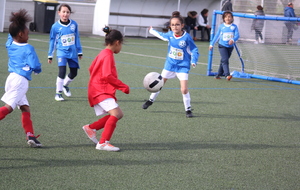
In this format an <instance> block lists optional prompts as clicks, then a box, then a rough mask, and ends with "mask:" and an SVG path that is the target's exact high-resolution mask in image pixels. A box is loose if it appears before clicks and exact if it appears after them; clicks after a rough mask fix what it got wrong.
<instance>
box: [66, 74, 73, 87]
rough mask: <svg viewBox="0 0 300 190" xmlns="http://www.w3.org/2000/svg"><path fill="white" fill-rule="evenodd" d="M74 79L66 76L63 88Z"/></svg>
mask: <svg viewBox="0 0 300 190" xmlns="http://www.w3.org/2000/svg"><path fill="white" fill-rule="evenodd" d="M73 80H74V79H70V78H69V77H68V76H66V77H65V79H64V86H68V85H69V84H70V83H71V82H72V81H73Z"/></svg>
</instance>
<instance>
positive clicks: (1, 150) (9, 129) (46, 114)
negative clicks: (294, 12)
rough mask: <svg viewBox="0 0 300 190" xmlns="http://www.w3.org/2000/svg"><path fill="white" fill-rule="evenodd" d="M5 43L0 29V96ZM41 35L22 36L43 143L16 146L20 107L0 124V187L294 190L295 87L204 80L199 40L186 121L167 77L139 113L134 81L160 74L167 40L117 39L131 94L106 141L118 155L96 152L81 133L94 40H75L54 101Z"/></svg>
mask: <svg viewBox="0 0 300 190" xmlns="http://www.w3.org/2000/svg"><path fill="white" fill-rule="evenodd" d="M6 37H7V33H0V45H1V46H2V47H1V48H0V53H1V55H2V56H1V60H0V67H1V69H0V92H1V93H0V94H1V96H2V95H3V94H4V84H5V80H6V77H7V75H8V72H7V52H6V49H5V41H6ZM48 38H49V37H48V35H47V34H38V33H31V34H30V39H29V43H30V44H32V45H33V46H34V47H35V49H36V52H37V53H38V55H39V58H40V61H41V62H42V64H43V65H42V69H43V72H42V73H41V74H39V75H34V76H33V80H32V81H31V82H30V89H29V91H28V93H27V97H28V100H29V103H30V108H31V114H32V120H33V124H34V127H35V133H36V134H41V136H40V138H39V140H40V141H41V143H42V144H43V145H44V147H43V148H40V149H32V148H29V147H28V145H27V144H26V140H25V135H24V132H23V129H22V127H21V122H20V110H17V109H16V110H15V111H13V112H12V113H11V114H9V115H8V116H7V117H6V118H5V119H3V120H2V121H0V131H1V133H0V139H1V141H0V155H1V156H0V173H1V174H0V189H13V190H14V189H20V190H21V189H85V190H86V189H142V190H144V189H151V190H152V189H157V190H160V189H172V190H174V189H208V190H210V189H211V190H216V189H222V190H223V189H226V190H237V189H256V190H257V189H261V190H266V189H270V190H271V189H272V190H273V189H287V190H296V189H299V186H300V182H299V179H300V172H299V171H300V164H299V163H300V158H299V155H300V144H299V143H300V139H299V135H300V128H299V126H300V119H299V118H300V117H299V115H300V104H299V90H300V86H298V85H292V84H286V83H277V82H271V81H263V80H257V79H239V78H233V79H232V80H231V81H230V82H228V81H226V80H224V79H221V80H215V79H214V78H213V77H208V76H206V62H207V55H208V43H206V42H196V44H197V46H198V48H199V52H200V54H201V57H200V59H199V65H198V66H197V67H196V68H195V69H191V72H190V75H189V89H190V94H191V98H192V102H191V103H192V107H193V109H194V111H193V113H194V115H195V117H194V118H186V117H185V111H184V107H183V103H182V95H181V93H180V85H179V81H178V80H177V79H173V80H169V81H168V82H167V83H166V85H165V86H164V88H163V90H162V92H161V93H160V95H159V96H158V98H157V101H156V102H154V104H153V105H152V106H150V107H149V108H148V109H147V110H143V109H142V108H141V106H142V104H143V103H144V101H145V100H147V99H148V98H149V92H147V91H146V90H145V89H144V88H143V84H142V81H143V78H144V76H145V75H146V74H147V73H149V72H152V71H156V72H161V70H162V68H163V65H164V61H165V56H166V53H167V52H166V51H167V44H166V42H163V41H160V40H157V39H152V38H151V39H144V38H126V40H125V44H124V45H123V49H122V52H121V53H119V54H118V55H115V59H116V63H117V68H118V73H119V78H120V79H121V80H122V81H124V82H125V83H126V84H128V85H129V86H130V87H131V92H130V94H128V95H127V94H123V93H122V92H118V93H117V97H118V104H119V105H120V108H121V109H122V110H123V112H124V117H123V118H122V119H121V120H120V121H119V122H118V124H117V128H116V130H115V133H114V135H113V137H112V139H111V143H112V144H113V145H115V146H118V147H120V148H121V152H105V151H98V150H96V149H95V146H94V144H93V143H92V142H91V141H90V140H89V139H88V138H87V136H86V135H85V133H84V132H83V131H82V129H81V127H82V126H83V125H85V124H88V123H92V122H94V121H96V120H98V119H99V117H97V116H95V113H94V110H93V108H91V107H89V104H88V101H87V83H88V79H89V74H88V67H89V65H90V63H91V62H92V60H93V59H94V57H95V56H96V55H97V54H98V53H99V51H100V50H101V49H103V48H104V46H103V43H104V39H103V38H102V37H97V36H81V42H82V46H83V54H84V57H83V59H82V60H81V61H80V66H81V69H80V70H79V73H78V76H77V78H76V79H75V80H74V81H73V82H72V83H71V85H70V86H69V87H70V90H71V91H72V97H70V98H68V97H65V99H66V101H64V102H56V101H55V100H54V95H55V82H56V76H57V72H58V68H57V65H56V61H53V63H52V64H48V63H47V51H48ZM3 105H4V104H3ZM99 135H100V132H98V137H99Z"/></svg>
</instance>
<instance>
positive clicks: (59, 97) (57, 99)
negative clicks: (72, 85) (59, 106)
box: [54, 93, 65, 101]
mask: <svg viewBox="0 0 300 190" xmlns="http://www.w3.org/2000/svg"><path fill="white" fill-rule="evenodd" d="M54 98H55V100H56V101H64V100H65V99H64V98H63V97H62V94H61V93H56V95H55V97H54Z"/></svg>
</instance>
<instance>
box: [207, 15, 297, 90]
mask: <svg viewBox="0 0 300 190" xmlns="http://www.w3.org/2000/svg"><path fill="white" fill-rule="evenodd" d="M222 13H223V12H222V11H214V14H213V18H212V30H211V39H212V38H213V37H214V34H215V32H216V31H217V29H218V25H220V24H221V23H222ZM233 16H234V23H235V24H236V25H237V26H238V29H239V33H240V38H239V40H238V41H237V43H236V46H235V48H234V50H233V51H232V55H231V57H230V59H229V63H230V64H229V68H230V72H231V74H232V75H233V77H239V78H257V79H265V80H272V81H278V82H286V83H292V84H298V85H300V59H299V53H300V26H299V29H298V22H299V23H300V18H296V17H278V16H270V15H268V16H255V15H254V14H244V13H236V12H233ZM253 19H259V20H263V21H264V27H263V30H262V36H263V41H261V40H259V41H258V42H257V41H256V38H255V31H254V30H251V25H252V22H253ZM285 21H293V22H292V23H293V27H294V28H293V36H292V39H291V40H289V41H288V30H287V27H286V25H285ZM287 41H288V42H287ZM220 58H221V57H220V53H219V52H218V47H217V43H216V45H215V46H214V48H213V50H212V51H209V57H208V67H207V75H208V76H213V75H216V74H217V71H218V67H219V65H220Z"/></svg>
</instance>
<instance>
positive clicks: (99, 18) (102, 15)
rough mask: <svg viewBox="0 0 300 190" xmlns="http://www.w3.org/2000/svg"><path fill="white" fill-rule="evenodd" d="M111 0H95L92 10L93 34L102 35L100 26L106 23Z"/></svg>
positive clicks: (102, 26)
mask: <svg viewBox="0 0 300 190" xmlns="http://www.w3.org/2000/svg"><path fill="white" fill-rule="evenodd" d="M110 3H111V0H97V2H96V5H95V10H94V22H93V34H95V35H101V36H104V35H105V34H104V32H103V31H102V28H104V27H105V26H107V25H108V22H109V13H110Z"/></svg>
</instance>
